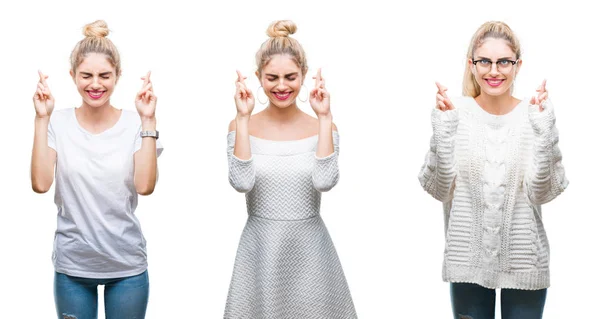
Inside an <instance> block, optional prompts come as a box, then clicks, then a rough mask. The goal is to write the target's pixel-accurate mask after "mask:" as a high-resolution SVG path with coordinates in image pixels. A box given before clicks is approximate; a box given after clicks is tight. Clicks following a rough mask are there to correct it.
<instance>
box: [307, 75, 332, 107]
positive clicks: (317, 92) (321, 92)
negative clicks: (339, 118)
mask: <svg viewBox="0 0 600 319" xmlns="http://www.w3.org/2000/svg"><path fill="white" fill-rule="evenodd" d="M313 79H315V87H314V88H313V89H312V90H311V91H310V106H311V107H312V109H313V111H315V114H316V115H317V117H321V116H328V115H331V110H330V108H329V106H330V104H329V102H330V97H329V92H327V89H326V88H325V79H323V77H322V76H321V69H320V68H319V69H318V70H317V75H315V76H313Z"/></svg>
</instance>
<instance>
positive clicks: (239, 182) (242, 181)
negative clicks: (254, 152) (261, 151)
mask: <svg viewBox="0 0 600 319" xmlns="http://www.w3.org/2000/svg"><path fill="white" fill-rule="evenodd" d="M234 146H235V131H233V132H229V134H227V161H228V165H229V184H231V186H233V188H234V189H235V190H236V191H238V192H240V193H247V192H249V191H251V190H252V188H253V187H254V180H255V173H254V163H253V162H254V158H253V157H250V159H248V160H242V159H239V158H237V157H236V156H235V155H233V147H234Z"/></svg>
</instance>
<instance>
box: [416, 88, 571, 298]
mask: <svg viewBox="0 0 600 319" xmlns="http://www.w3.org/2000/svg"><path fill="white" fill-rule="evenodd" d="M454 105H455V106H457V108H456V109H455V110H452V111H446V112H442V111H440V110H437V109H434V110H433V112H432V125H433V138H432V139H431V147H430V150H429V152H428V153H427V155H426V158H425V164H424V165H423V166H422V168H421V172H420V173H419V181H420V182H421V185H422V186H423V188H424V189H425V190H426V191H427V192H428V193H430V194H431V195H432V196H433V197H434V198H436V199H438V200H440V201H442V202H443V203H444V216H445V218H444V221H445V231H446V247H445V250H444V267H443V279H444V281H449V282H469V283H476V284H479V285H481V286H484V287H487V288H515V289H542V288H547V287H549V286H550V277H549V247H548V240H547V237H546V232H545V230H544V226H543V223H542V212H541V207H540V205H541V204H543V203H546V202H549V201H550V200H552V199H554V198H555V197H556V196H558V195H559V194H560V193H562V191H563V190H564V189H565V188H566V187H567V185H568V181H567V179H566V177H565V173H564V169H563V166H562V163H561V160H562V156H561V153H560V150H559V149H558V144H557V143H558V131H557V130H556V127H555V126H554V123H555V117H554V111H553V107H552V105H551V104H550V102H548V103H546V105H545V109H544V110H543V111H542V112H540V111H539V110H538V109H537V106H528V105H527V104H526V102H522V103H521V104H519V105H518V106H517V107H515V109H514V110H513V111H512V112H510V113H509V114H506V115H502V116H495V115H491V114H489V113H487V112H485V111H484V110H483V109H481V108H480V107H479V106H478V105H477V103H476V102H475V100H474V99H473V98H467V97H464V98H460V99H456V101H455V102H454Z"/></svg>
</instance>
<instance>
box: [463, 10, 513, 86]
mask: <svg viewBox="0 0 600 319" xmlns="http://www.w3.org/2000/svg"><path fill="white" fill-rule="evenodd" d="M488 38H494V39H503V40H506V44H507V45H508V46H509V47H510V48H511V49H512V51H513V52H514V53H515V54H516V55H517V60H518V59H520V58H521V45H520V44H519V39H517V37H516V35H515V33H514V32H513V31H512V29H511V28H510V27H509V26H508V25H507V24H506V23H504V22H501V21H488V22H486V23H484V24H482V25H481V26H480V27H479V29H477V31H476V32H475V34H474V35H473V37H472V38H471V44H470V45H469V50H468V51H467V60H468V59H474V55H475V50H476V49H477V48H479V47H480V46H481V45H482V44H483V42H484V41H485V40H486V39H488ZM479 94H481V87H480V86H479V84H478V83H477V81H476V80H475V76H474V75H473V72H471V68H470V65H469V63H466V65H465V75H464V78H463V95H464V96H471V97H477V96H479Z"/></svg>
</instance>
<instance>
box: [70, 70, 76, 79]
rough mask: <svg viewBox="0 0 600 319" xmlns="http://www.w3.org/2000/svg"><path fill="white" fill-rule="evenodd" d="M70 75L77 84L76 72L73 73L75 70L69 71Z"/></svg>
mask: <svg viewBox="0 0 600 319" xmlns="http://www.w3.org/2000/svg"><path fill="white" fill-rule="evenodd" d="M69 74H70V75H71V78H72V79H73V82H75V72H73V70H69Z"/></svg>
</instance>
